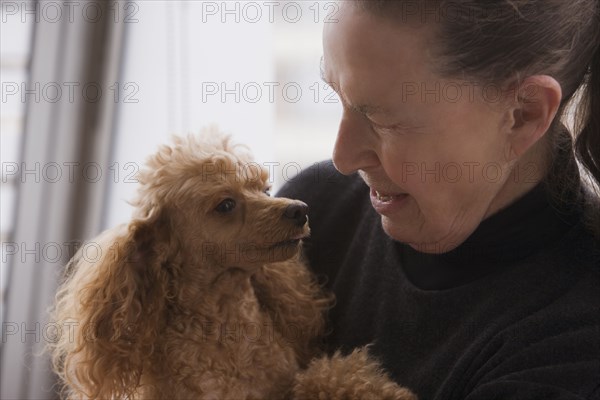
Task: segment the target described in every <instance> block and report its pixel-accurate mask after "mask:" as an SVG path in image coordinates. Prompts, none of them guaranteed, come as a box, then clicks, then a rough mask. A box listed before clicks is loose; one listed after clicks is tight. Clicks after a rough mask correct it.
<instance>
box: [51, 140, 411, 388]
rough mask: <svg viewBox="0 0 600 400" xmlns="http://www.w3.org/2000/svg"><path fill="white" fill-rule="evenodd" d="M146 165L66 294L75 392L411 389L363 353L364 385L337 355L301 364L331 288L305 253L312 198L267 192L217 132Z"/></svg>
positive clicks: (260, 174) (65, 349)
mask: <svg viewBox="0 0 600 400" xmlns="http://www.w3.org/2000/svg"><path fill="white" fill-rule="evenodd" d="M207 135H211V136H207ZM148 167H149V168H147V169H146V170H143V171H142V172H141V174H140V175H139V182H140V191H139V197H138V199H137V201H136V202H135V206H136V207H137V208H136V213H135V214H134V217H133V219H132V221H131V222H130V223H129V224H128V225H123V226H120V227H117V228H114V229H112V230H109V231H106V232H105V233H103V234H102V235H100V236H99V237H98V238H96V239H95V241H96V243H97V246H96V247H97V248H100V249H102V253H101V254H98V255H97V257H90V256H89V255H87V256H86V255H85V254H82V253H81V251H80V252H78V253H77V254H76V255H75V257H73V259H72V260H71V262H70V263H69V265H68V267H67V273H66V275H67V277H66V279H65V282H64V283H63V284H62V286H61V288H60V289H59V292H58V294H57V302H56V306H55V308H54V310H53V311H52V317H53V320H54V321H56V322H57V323H59V324H63V325H65V324H68V325H70V326H73V327H74V335H61V336H60V337H59V340H58V341H57V342H56V343H55V344H53V345H52V349H51V350H52V355H53V362H54V368H55V370H56V371H57V373H58V374H59V376H60V377H61V379H62V381H63V383H64V384H65V389H66V392H67V394H68V396H69V397H72V398H106V399H113V398H143V399H146V398H179V399H190V398H194V399H267V398H268V399H277V398H287V397H293V396H295V397H296V398H308V397H310V396H313V395H314V394H315V390H317V391H318V392H317V393H316V394H317V395H320V393H327V394H326V397H324V398H331V399H334V398H353V394H354V395H356V394H357V393H363V394H364V393H365V392H364V390H365V387H366V386H365V382H366V383H367V386H368V383H369V382H370V381H373V382H374V383H375V381H376V382H377V383H381V385H378V386H377V387H375V388H371V389H369V390H370V392H371V393H373V395H374V398H383V397H382V396H384V395H385V396H384V397H385V398H390V399H392V398H393V399H409V398H412V397H411V395H410V393H409V392H408V391H405V390H403V389H400V388H399V387H398V386H397V385H395V384H393V383H392V382H391V381H389V382H388V381H387V380H386V379H387V378H385V375H383V374H382V373H381V372H380V371H379V370H378V369H377V368H376V364H375V363H373V362H372V361H370V360H367V358H366V353H363V354H362V355H361V357H362V358H361V357H358V358H357V357H356V355H355V357H354V359H353V361H352V362H353V363H355V364H356V363H358V364H357V365H355V366H354V367H356V368H353V369H355V370H356V371H354V373H355V375H356V377H357V379H358V381H360V382H362V383H361V385H354V386H355V387H348V382H351V381H352V380H351V379H348V380H344V382H341V381H340V382H337V383H336V382H334V381H333V380H332V379H330V378H328V377H326V376H323V375H324V370H325V369H327V368H338V369H339V366H338V367H336V366H334V364H335V363H340V362H341V363H343V362H344V361H343V360H344V358H343V357H341V356H336V357H334V358H333V359H331V360H330V359H323V360H321V361H320V362H316V363H312V364H310V365H311V366H313V371H320V372H318V373H316V374H314V373H313V374H311V373H310V372H309V371H307V372H305V373H303V374H300V375H298V373H299V371H301V370H302V369H304V368H306V367H307V365H309V361H310V360H311V359H312V358H313V357H314V356H315V355H316V353H315V351H316V349H317V346H316V344H317V341H318V339H319V338H320V337H321V336H322V335H323V330H324V326H325V323H324V313H325V312H326V310H327V308H328V307H329V306H330V305H331V298H330V297H329V296H326V295H325V294H323V292H322V291H321V290H320V288H319V286H318V284H317V283H316V282H315V280H314V279H313V277H312V276H311V274H310V273H309V271H308V269H307V268H306V267H305V266H304V265H303V264H302V262H301V261H300V259H299V251H298V250H299V246H300V239H301V238H302V237H304V236H306V235H307V234H308V233H309V229H308V224H307V216H306V212H307V207H306V205H304V204H303V203H301V202H298V201H294V200H289V199H281V198H271V197H269V196H268V194H265V190H266V189H268V185H267V174H266V172H265V171H264V170H263V169H261V168H259V167H258V165H257V164H256V163H253V162H252V158H251V156H250V155H249V153H247V152H246V151H244V149H243V148H241V147H240V146H235V145H232V144H231V143H230V142H229V139H228V138H226V137H223V136H221V135H219V134H218V132H216V131H214V130H213V131H209V132H207V133H205V136H204V138H203V139H201V140H199V139H197V138H194V137H191V136H190V137H188V138H187V139H182V138H176V139H175V144H174V145H173V146H171V147H168V146H163V147H162V148H161V149H160V151H159V152H158V153H157V154H156V155H155V156H153V157H152V158H151V159H150V160H149V162H148ZM84 248H89V247H84ZM362 364H364V365H365V366H369V367H372V368H371V369H369V368H362V367H361V365H362ZM309 370H310V367H309ZM348 371H350V370H348ZM361 374H363V375H364V376H361ZM319 376H322V377H321V378H319ZM332 376H333V375H332ZM377 379H379V380H377ZM319 380H321V381H322V382H316V381H319ZM357 388H359V389H357ZM357 390H358V391H357ZM405 396H406V397H405Z"/></svg>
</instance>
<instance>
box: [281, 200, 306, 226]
mask: <svg viewBox="0 0 600 400" xmlns="http://www.w3.org/2000/svg"><path fill="white" fill-rule="evenodd" d="M307 214H308V206H307V205H306V204H304V203H303V202H301V201H297V202H295V203H294V204H290V205H289V206H287V207H286V208H285V211H284V212H283V217H284V218H289V219H291V220H293V222H294V223H295V224H296V225H297V226H304V224H305V223H306V221H307V220H308V218H307V216H306V215H307Z"/></svg>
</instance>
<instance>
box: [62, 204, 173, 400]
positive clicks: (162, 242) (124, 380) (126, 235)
mask: <svg viewBox="0 0 600 400" xmlns="http://www.w3.org/2000/svg"><path fill="white" fill-rule="evenodd" d="M165 224H166V222H165V221H164V219H162V218H160V216H158V215H156V216H149V217H147V218H145V219H143V220H134V221H133V222H131V223H130V224H129V225H128V226H127V229H126V232H120V233H118V234H117V235H116V239H115V236H114V235H113V236H112V238H103V239H102V243H99V245H100V247H101V248H102V256H101V258H100V259H99V261H98V262H95V263H91V262H89V261H86V260H85V259H84V258H83V257H81V255H79V258H77V257H78V256H77V255H76V256H75V257H74V261H73V262H75V263H76V265H75V266H74V271H73V272H72V275H71V276H70V277H69V278H68V279H67V281H66V282H65V283H64V284H63V286H62V287H61V289H60V290H59V293H58V295H57V303H56V307H55V310H54V317H55V318H56V321H63V323H64V321H66V320H69V319H70V320H71V321H74V324H76V328H75V331H74V335H73V337H72V338H70V340H69V338H65V336H66V335H62V336H63V337H61V338H60V340H59V342H57V343H56V344H55V345H54V346H53V347H54V348H53V349H52V352H53V361H54V366H55V369H56V370H57V372H58V373H59V375H61V377H62V378H63V381H65V382H66V383H67V385H68V386H69V387H70V390H69V391H70V392H71V393H70V395H71V396H73V395H75V397H89V398H106V399H109V398H132V397H134V395H135V393H136V392H137V390H136V388H138V386H139V385H140V377H141V375H142V371H143V370H144V369H145V368H147V367H148V361H147V360H149V358H150V356H151V354H152V353H153V351H154V344H155V340H156V338H157V336H158V335H159V334H160V331H161V330H162V329H161V328H162V326H163V325H164V324H165V321H164V314H165V313H164V309H165V306H166V301H165V300H166V298H167V297H168V290H169V287H168V281H169V279H168V274H169V273H168V268H167V264H168V258H169V248H170V246H171V244H170V243H169V239H168V232H169V230H168V228H167V227H165V226H164V225H165Z"/></svg>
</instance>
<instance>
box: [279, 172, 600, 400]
mask: <svg viewBox="0 0 600 400" xmlns="http://www.w3.org/2000/svg"><path fill="white" fill-rule="evenodd" d="M278 196H283V197H290V198H296V199H300V200H302V201H304V202H306V203H307V204H308V205H309V210H310V211H309V221H310V224H311V237H310V238H309V239H307V240H306V242H305V246H304V249H305V254H306V257H307V259H308V261H309V263H310V265H311V268H312V269H313V270H314V271H315V272H316V273H317V274H318V275H319V276H320V277H322V278H323V279H324V280H325V281H326V286H327V287H328V288H329V289H331V290H333V292H334V293H335V295H336V298H337V303H336V305H335V307H334V308H333V309H332V311H331V313H330V320H331V328H332V333H331V334H330V335H329V336H328V338H327V345H328V347H329V350H330V351H334V350H336V349H342V351H345V352H347V351H349V350H350V349H352V348H354V347H358V346H363V345H366V344H369V343H372V344H373V346H372V347H371V352H372V354H373V355H374V356H375V357H377V358H378V359H379V360H380V362H381V363H382V365H383V367H384V368H385V369H386V370H387V372H388V373H389V374H390V376H391V377H392V378H393V379H394V380H395V381H397V382H398V383H399V384H401V385H403V386H406V387H408V388H410V389H411V390H412V391H413V392H415V393H416V394H417V395H418V396H419V399H421V400H427V399H437V400H441V399H444V400H450V399H456V400H492V399H515V400H519V399H521V400H524V399H545V400H550V399H564V400H567V399H600V246H599V245H598V243H597V242H596V241H594V239H593V237H592V235H591V234H590V233H589V232H588V231H587V230H586V229H585V228H584V227H583V224H582V221H581V207H579V206H576V205H573V207H572V208H571V210H567V209H560V208H557V207H554V206H552V205H551V202H550V201H549V200H548V196H547V191H546V189H545V186H544V184H542V183H540V184H538V185H537V186H536V187H535V188H534V189H532V190H531V191H530V192H528V193H527V194H525V195H524V196H523V197H521V198H520V199H518V200H516V201H515V202H514V203H513V204H511V205H510V206H508V207H506V208H505V209H503V210H500V211H499V212H497V213H496V214H494V215H492V216H491V217H489V218H487V219H485V220H484V221H483V222H482V223H481V224H480V225H479V227H478V228H477V229H476V230H475V232H474V233H473V234H472V235H471V236H470V237H469V238H468V239H467V240H466V241H465V242H464V243H463V244H461V245H460V246H459V247H457V248H456V249H454V250H452V251H450V252H448V253H445V254H438V255H432V254H423V253H419V252H417V251H415V250H413V249H412V248H410V247H409V246H406V245H404V244H401V243H399V242H396V241H394V240H392V239H391V238H390V237H388V236H387V235H386V234H385V232H384V231H383V229H382V226H381V220H380V216H379V215H378V214H377V213H376V212H375V211H374V210H373V208H372V206H371V203H370V199H369V188H368V187H367V186H366V185H365V184H364V183H363V181H362V180H361V179H360V177H358V175H353V176H343V175H340V174H339V173H337V172H336V171H335V169H334V168H333V166H332V164H331V162H325V163H321V164H318V165H316V166H314V167H312V168H310V169H307V170H305V171H304V172H303V173H302V174H300V175H299V176H297V177H296V178H295V179H294V180H292V181H290V182H288V183H287V184H286V185H285V186H284V187H283V188H282V190H281V191H280V192H279V193H278Z"/></svg>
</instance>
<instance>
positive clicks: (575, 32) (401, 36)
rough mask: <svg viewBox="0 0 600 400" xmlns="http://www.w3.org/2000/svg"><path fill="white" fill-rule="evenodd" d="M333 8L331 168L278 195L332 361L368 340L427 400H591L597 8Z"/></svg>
mask: <svg viewBox="0 0 600 400" xmlns="http://www.w3.org/2000/svg"><path fill="white" fill-rule="evenodd" d="M338 4H339V11H338V13H337V14H336V19H337V22H336V23H331V24H327V26H326V27H325V30H324V42H323V43H324V57H323V66H322V69H323V79H324V80H325V81H327V82H328V83H329V84H330V85H331V86H332V88H334V90H336V92H337V93H338V95H339V98H340V101H341V103H342V105H343V116H342V119H341V122H340V127H339V132H338V135H337V140H336V144H335V148H334V152H333V163H331V162H329V163H327V162H326V163H321V164H319V165H317V166H315V167H313V168H311V169H309V170H307V171H304V173H302V174H300V175H299V176H298V177H297V178H296V179H294V180H293V181H291V182H289V183H288V184H287V185H286V186H285V187H284V188H283V189H282V190H281V191H280V193H279V195H281V196H286V197H294V198H298V199H301V200H303V201H305V202H306V203H307V204H308V205H309V207H310V213H309V217H310V222H311V228H312V234H311V239H310V240H309V241H307V242H306V245H305V250H306V255H307V258H308V261H309V262H310V264H311V266H312V267H313V268H314V270H315V271H316V272H317V273H318V274H319V275H321V276H323V277H324V278H325V279H326V282H327V286H328V287H329V288H330V289H332V290H333V291H334V293H335V295H336V298H337V303H336V306H335V307H334V308H333V310H332V311H331V315H330V319H331V328H332V333H331V335H330V336H329V337H328V342H327V344H328V345H329V348H330V350H331V351H334V350H336V349H342V350H343V351H345V352H348V351H349V350H351V349H352V348H355V347H359V346H362V345H365V344H368V343H372V344H373V345H372V346H371V347H370V349H371V352H372V354H373V355H374V356H375V357H377V358H378V359H379V360H380V361H381V363H382V365H383V367H384V368H385V369H386V370H387V372H388V373H389V374H390V376H391V377H392V378H393V379H394V380H395V381H396V382H398V383H399V384H401V385H403V386H406V387H408V388H409V389H411V390H412V391H413V392H415V393H416V394H417V395H418V396H419V398H420V399H469V400H475V399H482V400H483V399H485V400H488V399H592V398H594V399H596V398H599V397H600V340H599V339H598V337H599V336H598V335H599V332H600V321H599V319H600V278H599V273H600V256H599V254H600V244H599V243H600V235H599V233H598V227H599V226H600V216H599V215H600V213H599V211H598V202H599V201H598V199H599V194H598V191H597V188H595V187H594V184H596V185H597V184H598V183H599V182H600V19H599V18H600V17H599V16H600V2H599V1H598V0H580V1H576V2H565V1H563V0H545V1H508V0H505V1H499V2H483V1H468V2H463V1H453V2H445V1H442V2H433V1H427V2H426V1H385V0H364V1H362V0H353V1H344V2H340V3H338ZM586 82H587V86H586V85H584V84H585V83H586ZM578 89H580V96H581V98H580V101H579V102H578V103H577V104H578V105H577V108H576V110H575V111H576V114H575V115H576V116H577V121H578V122H579V123H578V124H577V128H576V129H575V132H574V133H575V134H576V136H577V139H576V141H575V142H574V143H573V140H572V138H571V133H570V132H569V131H568V130H567V128H566V127H565V126H564V125H563V124H562V123H561V118H563V117H564V116H565V115H566V112H567V105H568V104H569V101H570V100H571V99H572V98H573V97H574V96H575V95H576V91H577V90H578ZM576 158H577V159H578V161H579V163H580V165H581V170H582V171H583V174H581V176H580V172H579V168H578V165H577V163H576ZM334 167H335V168H334Z"/></svg>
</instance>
